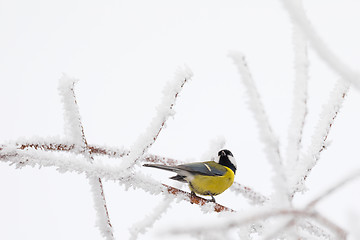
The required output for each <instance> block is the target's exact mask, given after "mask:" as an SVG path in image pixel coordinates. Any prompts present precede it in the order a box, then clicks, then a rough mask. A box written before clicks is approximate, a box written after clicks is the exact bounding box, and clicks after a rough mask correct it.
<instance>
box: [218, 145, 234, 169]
mask: <svg viewBox="0 0 360 240" xmlns="http://www.w3.org/2000/svg"><path fill="white" fill-rule="evenodd" d="M216 162H218V163H219V164H221V165H223V166H225V167H228V168H230V169H231V170H232V171H233V172H234V174H235V173H236V161H235V158H234V155H233V154H232V153H231V152H230V151H229V150H227V149H223V150H220V151H219V153H218V159H217V161H216Z"/></svg>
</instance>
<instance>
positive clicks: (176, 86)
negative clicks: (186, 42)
mask: <svg viewBox="0 0 360 240" xmlns="http://www.w3.org/2000/svg"><path fill="white" fill-rule="evenodd" d="M192 76H193V73H192V72H191V70H190V69H189V68H188V67H184V68H182V69H180V68H179V69H178V71H177V72H176V74H175V77H174V80H173V81H172V82H168V84H167V85H166V87H165V88H164V90H163V98H162V100H161V103H160V105H159V106H158V107H157V115H156V116H155V117H154V118H153V119H152V120H151V122H150V124H149V126H148V128H147V129H146V131H145V132H144V133H143V134H141V135H140V136H139V137H138V139H137V140H136V141H135V143H134V144H133V146H132V147H131V151H130V154H129V155H128V156H127V157H126V158H125V159H124V161H123V163H122V164H123V168H124V169H126V168H129V167H131V166H133V165H134V164H135V162H136V161H138V160H139V159H140V158H141V157H142V156H143V155H144V154H145V153H146V152H147V150H148V149H149V148H150V147H151V146H152V145H153V144H154V143H155V141H156V139H157V137H158V136H159V134H160V132H161V130H162V129H163V128H164V127H165V124H166V121H167V119H168V118H169V117H171V116H173V115H174V114H175V112H174V109H173V108H174V105H175V102H176V99H177V98H178V96H179V93H180V91H181V90H182V89H183V87H184V85H185V83H186V82H187V81H188V80H190V79H191V77H192Z"/></svg>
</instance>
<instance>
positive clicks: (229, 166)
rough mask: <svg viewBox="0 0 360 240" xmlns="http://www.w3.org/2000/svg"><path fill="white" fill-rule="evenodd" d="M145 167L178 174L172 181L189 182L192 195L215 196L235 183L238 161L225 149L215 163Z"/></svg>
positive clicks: (152, 165) (151, 165)
mask: <svg viewBox="0 0 360 240" xmlns="http://www.w3.org/2000/svg"><path fill="white" fill-rule="evenodd" d="M143 166H145V167H153V168H160V169H164V170H167V171H172V172H175V173H177V175H176V176H173V177H171V178H170V179H173V180H176V181H180V182H187V183H189V188H190V190H191V194H192V195H196V193H197V194H200V195H205V196H211V199H212V200H211V201H212V202H215V198H214V196H216V195H218V194H220V193H222V192H224V191H225V190H226V189H228V188H229V187H230V186H231V185H232V184H233V182H234V177H235V173H236V161H235V158H234V156H233V154H232V153H231V152H230V151H229V150H227V149H223V150H221V151H219V153H218V156H217V158H216V159H215V161H206V162H195V163H188V164H181V165H177V166H166V165H161V164H144V165H143Z"/></svg>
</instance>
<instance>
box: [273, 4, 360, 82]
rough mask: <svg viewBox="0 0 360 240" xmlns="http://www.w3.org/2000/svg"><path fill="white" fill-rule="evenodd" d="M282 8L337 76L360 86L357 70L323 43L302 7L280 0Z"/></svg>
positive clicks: (359, 76)
mask: <svg viewBox="0 0 360 240" xmlns="http://www.w3.org/2000/svg"><path fill="white" fill-rule="evenodd" d="M280 2H281V3H282V4H283V6H284V8H285V9H286V11H287V12H288V14H289V15H290V18H291V19H292V20H293V22H295V23H296V24H297V26H298V27H299V29H301V31H302V32H303V34H304V35H305V36H306V37H307V39H308V40H309V42H310V44H311V46H312V48H313V49H314V51H315V52H316V53H317V54H318V56H319V57H320V58H321V59H322V60H323V61H324V62H325V63H326V64H327V65H328V66H329V67H330V68H331V69H333V70H334V71H335V72H336V73H337V74H339V76H341V77H342V78H343V80H346V81H348V82H351V83H353V84H354V85H355V86H356V87H357V88H358V89H359V88H360V75H359V73H358V72H356V71H354V70H353V69H350V68H349V67H348V66H347V65H346V64H345V63H344V62H343V61H342V60H341V59H340V58H339V57H338V56H336V55H335V53H333V52H332V51H331V49H330V48H329V47H328V46H327V45H326V44H325V41H324V40H323V39H322V38H321V37H320V36H319V34H318V33H317V32H316V30H315V29H314V27H313V26H312V24H311V22H310V20H309V19H308V17H307V16H306V13H305V11H304V9H303V8H300V7H298V6H297V4H296V1H295V0H280Z"/></svg>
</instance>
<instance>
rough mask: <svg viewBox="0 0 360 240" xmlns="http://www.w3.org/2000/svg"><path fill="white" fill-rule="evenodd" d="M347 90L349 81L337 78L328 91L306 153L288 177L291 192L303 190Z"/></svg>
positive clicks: (324, 146)
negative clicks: (327, 97) (328, 94)
mask: <svg viewBox="0 0 360 240" xmlns="http://www.w3.org/2000/svg"><path fill="white" fill-rule="evenodd" d="M348 90H349V83H348V82H345V81H342V80H339V81H338V82H337V83H336V84H335V87H334V89H333V90H332V92H331V93H330V96H329V101H328V102H327V104H326V105H324V106H323V109H322V112H321V114H320V119H319V122H318V124H317V126H316V127H315V132H314V134H313V136H312V139H311V144H310V147H309V149H308V151H307V154H306V155H305V156H304V157H302V158H301V159H300V161H299V162H298V164H297V166H296V167H295V168H294V172H293V173H292V174H291V176H293V177H292V178H289V181H290V184H291V186H292V193H293V194H295V193H296V192H301V191H304V189H305V186H304V182H305V180H306V178H307V177H308V175H309V174H310V172H311V170H312V169H313V167H314V166H315V165H316V163H317V162H318V160H319V159H320V154H321V152H322V151H323V150H324V149H325V148H326V145H327V142H326V140H327V138H328V135H329V133H330V130H331V127H332V125H333V123H334V121H335V118H336V116H337V115H338V113H339V111H340V108H341V106H342V103H343V101H344V98H345V96H346V94H347V92H348Z"/></svg>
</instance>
